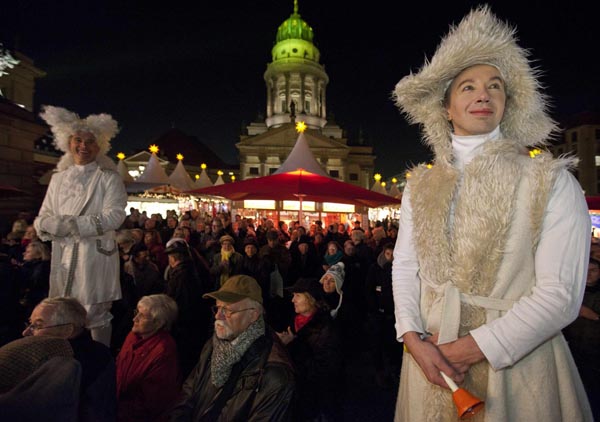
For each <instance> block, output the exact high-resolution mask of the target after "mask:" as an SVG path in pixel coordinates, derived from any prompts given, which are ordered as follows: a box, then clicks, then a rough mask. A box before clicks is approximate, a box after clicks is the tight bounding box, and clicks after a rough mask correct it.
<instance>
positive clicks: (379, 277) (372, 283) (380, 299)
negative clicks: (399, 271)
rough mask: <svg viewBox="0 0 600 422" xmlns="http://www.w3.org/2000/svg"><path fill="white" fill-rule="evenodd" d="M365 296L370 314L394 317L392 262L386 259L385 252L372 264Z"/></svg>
mask: <svg viewBox="0 0 600 422" xmlns="http://www.w3.org/2000/svg"><path fill="white" fill-rule="evenodd" d="M365 296H366V299H367V307H368V312H369V313H370V314H383V315H385V316H386V317H390V318H393V317H394V294H393V292H392V262H391V261H389V262H388V261H386V259H385V256H384V255H383V252H381V253H380V254H379V256H378V257H377V262H376V263H374V264H372V265H371V267H370V268H369V273H368V275H367V283H366V290H365Z"/></svg>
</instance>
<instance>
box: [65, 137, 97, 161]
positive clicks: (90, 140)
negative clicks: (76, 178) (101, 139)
mask: <svg viewBox="0 0 600 422" xmlns="http://www.w3.org/2000/svg"><path fill="white" fill-rule="evenodd" d="M69 151H70V152H71V154H72V155H73V161H74V162H75V164H78V165H85V164H89V163H91V162H92V161H94V160H95V159H96V156H97V155H98V153H99V152H100V147H99V146H98V144H97V143H96V137H95V136H94V135H93V134H92V133H91V132H75V133H74V134H73V135H71V137H70V138H69Z"/></svg>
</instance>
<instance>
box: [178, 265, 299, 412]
mask: <svg viewBox="0 0 600 422" xmlns="http://www.w3.org/2000/svg"><path fill="white" fill-rule="evenodd" d="M203 297H204V298H205V299H206V298H212V299H215V301H216V304H215V306H213V308H212V309H213V313H214V315H215V324H214V328H215V330H214V331H215V332H214V335H213V338H212V339H211V340H209V341H208V342H207V343H206V344H205V346H204V348H203V350H202V354H201V355H200V360H199V362H198V364H197V365H196V367H195V368H194V370H193V371H192V373H191V374H190V376H189V377H188V378H187V380H186V381H185V383H184V385H183V392H182V398H181V400H180V402H179V403H178V404H177V405H176V406H175V408H174V409H173V411H172V413H171V421H216V420H219V421H221V420H222V421H233V420H236V421H237V420H239V421H241V420H263V419H264V420H271V421H280V420H288V419H289V418H290V407H291V403H292V398H293V396H294V392H295V380H294V373H293V369H292V364H291V361H290V360H289V357H288V355H287V352H286V350H285V347H284V346H283V344H281V342H280V341H279V339H278V338H277V336H276V335H275V334H274V333H273V331H272V330H271V329H270V328H268V327H267V326H266V324H265V320H264V317H263V305H262V302H263V299H262V291H261V288H260V286H259V285H258V283H257V282H256V280H255V279H253V278H252V277H250V276H247V275H236V276H233V277H231V278H229V279H228V280H227V281H226V282H225V283H224V284H223V285H222V286H221V288H220V289H219V290H217V291H214V292H210V293H206V294H204V295H203Z"/></svg>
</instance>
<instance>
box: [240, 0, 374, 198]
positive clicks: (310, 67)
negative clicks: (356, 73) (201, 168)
mask: <svg viewBox="0 0 600 422" xmlns="http://www.w3.org/2000/svg"><path fill="white" fill-rule="evenodd" d="M313 40H314V31H313V29H312V28H311V27H310V25H309V24H308V23H307V22H306V21H305V20H303V19H302V17H301V16H300V14H299V13H298V0H295V1H294V10H293V13H292V14H291V16H290V17H289V18H287V19H286V20H285V21H284V22H283V23H282V24H281V25H279V28H278V29H277V35H276V38H275V44H274V46H273V49H272V50H271V54H272V61H271V62H270V63H269V64H268V65H267V69H266V71H265V73H264V75H263V76H264V80H265V85H266V89H267V91H266V92H267V95H266V118H265V119H264V121H260V122H253V123H251V124H250V125H248V126H247V128H246V129H247V134H246V135H242V136H241V137H240V142H238V143H237V144H236V147H237V149H238V152H239V164H240V168H239V175H240V178H241V179H248V178H253V177H260V176H267V175H269V174H272V173H273V172H275V171H276V170H277V169H278V168H279V166H280V165H281V164H282V163H283V162H284V161H285V159H286V158H287V156H288V155H289V153H290V151H291V150H292V148H293V147H294V144H295V142H296V139H297V138H298V134H297V132H296V130H295V122H298V121H303V122H305V124H306V125H307V127H308V129H307V130H306V132H305V136H306V139H307V140H308V144H309V147H310V150H311V152H312V153H313V155H314V157H315V158H316V159H317V161H318V162H319V163H320V164H321V166H322V167H323V169H324V170H325V171H326V172H327V174H329V176H331V177H333V178H336V179H338V180H341V181H344V182H348V183H352V184H355V185H358V186H361V187H364V188H368V187H369V184H370V183H371V179H372V177H373V171H374V163H375V156H374V155H373V148H372V147H371V146H367V145H360V144H357V145H355V144H353V143H351V142H349V140H348V139H347V138H345V137H344V132H343V130H342V128H340V127H339V126H338V125H336V124H335V122H333V121H331V120H328V119H327V95H326V92H327V84H328V83H329V76H328V75H327V72H326V71H325V68H324V66H323V65H322V64H321V53H320V51H319V49H318V48H317V46H316V45H315V44H314V42H313Z"/></svg>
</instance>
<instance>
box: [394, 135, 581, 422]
mask: <svg viewBox="0 0 600 422" xmlns="http://www.w3.org/2000/svg"><path fill="white" fill-rule="evenodd" d="M565 164H566V163H565V162H564V161H561V160H554V159H552V158H551V157H550V156H548V155H547V154H542V155H540V156H537V157H535V158H533V159H532V158H530V157H529V156H528V155H527V151H526V150H524V149H523V148H522V147H520V146H518V145H517V144H516V143H512V142H510V141H508V140H506V139H502V140H498V141H491V142H487V143H485V144H484V145H483V146H482V147H481V151H480V153H479V154H478V155H477V156H475V157H474V158H473V159H472V161H470V162H469V163H468V164H467V165H466V166H465V167H464V172H462V173H461V172H460V171H459V170H458V169H457V168H456V167H454V166H453V165H450V164H447V162H446V163H444V162H442V163H439V164H436V165H434V166H433V167H432V168H431V169H428V168H426V167H425V166H420V167H419V168H417V169H415V170H414V171H413V172H412V175H411V178H410V179H409V186H408V188H407V190H406V191H405V195H404V198H403V205H402V214H401V218H400V230H399V236H398V241H397V244H396V248H395V251H394V262H393V268H394V269H393V289H394V302H395V307H396V311H395V312H396V321H397V322H396V329H397V335H398V338H399V339H400V337H401V336H402V335H403V334H404V333H406V332H408V331H416V332H420V333H425V332H431V333H439V343H440V344H442V343H446V342H451V341H453V340H456V339H457V338H458V337H460V336H464V335H466V334H468V333H470V334H471V335H472V336H473V338H474V339H475V341H476V342H477V344H478V346H479V347H480V349H481V350H482V352H483V353H484V355H485V356H486V359H487V360H486V361H483V362H480V363H479V364H477V365H474V366H473V367H471V369H470V370H469V373H468V374H467V376H466V378H465V383H464V385H463V387H465V388H466V389H468V390H469V391H471V393H473V394H474V395H476V396H479V397H481V398H482V399H484V400H485V411H484V413H480V414H478V415H477V416H476V419H475V420H485V421H494V422H496V421H505V422H513V421H525V420H526V421H556V422H559V421H587V420H591V413H590V409H589V404H588V403H587V399H586V398H585V392H584V390H583V386H582V384H581V381H580V379H579V376H578V374H577V369H576V367H575V365H574V362H573V359H572V357H571V355H570V352H569V350H568V347H567V344H566V342H565V341H564V338H563V336H562V334H561V333H560V330H561V329H562V328H563V327H564V326H565V325H567V324H568V323H569V322H570V321H572V320H573V319H574V318H575V317H576V315H577V312H578V310H579V305H580V303H581V299H582V294H583V289H584V286H585V274H586V268H587V258H588V255H587V254H588V253H589V241H590V239H589V236H590V218H589V215H588V213H587V206H586V204H585V201H584V198H583V195H582V193H581V188H580V187H579V185H578V183H577V182H576V181H575V179H574V178H573V177H572V176H571V175H570V174H569V173H568V171H567V170H566V169H565ZM401 377H402V378H401V383H400V391H399V400H398V404H397V409H396V420H397V421H410V422H414V421H436V422H441V421H450V420H457V419H458V418H457V413H456V409H455V407H454V405H453V403H452V398H451V392H450V391H449V390H446V389H442V388H440V387H437V386H434V385H432V384H431V383H429V382H428V381H427V379H426V378H425V377H424V375H423V373H422V371H421V369H420V368H419V366H418V365H417V363H416V362H415V360H414V359H413V357H412V356H411V355H410V354H409V353H405V354H404V360H403V367H402V373H401ZM546 380H550V381H549V382H546Z"/></svg>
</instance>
